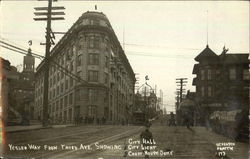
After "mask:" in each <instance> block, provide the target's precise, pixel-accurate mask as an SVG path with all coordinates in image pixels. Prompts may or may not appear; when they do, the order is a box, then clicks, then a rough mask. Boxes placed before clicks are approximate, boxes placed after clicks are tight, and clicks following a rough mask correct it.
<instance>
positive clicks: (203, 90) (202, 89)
mask: <svg viewBox="0 0 250 159" xmlns="http://www.w3.org/2000/svg"><path fill="white" fill-rule="evenodd" d="M201 96H202V97H204V96H205V87H201Z"/></svg>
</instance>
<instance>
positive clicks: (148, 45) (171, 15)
mask: <svg viewBox="0 0 250 159" xmlns="http://www.w3.org/2000/svg"><path fill="white" fill-rule="evenodd" d="M95 5H97V11H99V12H103V13H104V14H105V15H106V16H107V17H108V19H109V21H110V23H111V25H112V27H113V29H114V31H115V33H116V35H117V37H118V39H119V41H120V43H121V45H122V46H124V50H125V54H126V56H127V58H128V60H129V62H130V64H131V66H132V68H133V70H134V72H135V73H137V78H139V84H138V86H141V85H142V84H143V83H145V78H144V77H145V76H146V75H148V77H149V81H148V84H149V85H151V86H152V87H154V86H155V85H157V95H158V96H159V90H160V89H161V90H163V103H164V105H165V107H166V109H167V111H174V109H175V106H174V105H175V96H176V95H175V91H176V88H177V85H176V82H175V81H176V80H175V79H176V78H182V77H184V78H188V80H187V81H188V83H187V86H186V88H185V89H187V90H191V91H195V87H194V86H192V79H193V78H194V77H195V76H194V75H192V69H193V65H194V64H195V63H196V62H195V61H194V58H195V57H196V56H197V55H198V54H199V53H200V52H201V51H202V50H203V49H204V48H205V47H206V45H207V43H208V44H209V47H210V48H211V49H212V50H213V51H214V52H215V53H216V54H220V53H221V52H222V48H223V46H226V48H229V53H249V2H247V1H201V2H199V1H182V2H180V1H65V0H64V1H60V0H58V2H54V3H53V6H64V7H65V11H64V12H65V14H66V15H65V16H64V17H65V20H63V21H53V22H52V30H53V31H61V32H66V31H67V30H68V29H69V28H70V27H71V26H72V25H73V23H74V22H75V21H76V20H77V19H78V18H79V17H80V16H81V15H82V14H83V13H84V12H86V11H94V10H95V7H94V6H95ZM45 6H47V2H46V1H0V38H1V40H5V41H7V42H9V43H11V44H15V45H17V46H19V47H21V48H24V49H27V48H28V47H29V45H28V41H29V40H32V42H33V44H32V46H31V49H32V50H33V52H35V53H38V54H40V55H44V51H45V46H43V45H40V43H41V42H45V27H46V23H45V22H40V21H39V22H38V21H34V20H33V18H34V17H35V16H34V11H35V10H34V7H45ZM60 38H61V36H59V35H57V36H56V42H58V41H59V39H60ZM0 56H1V57H3V58H5V59H7V60H9V61H10V62H11V64H12V65H14V66H17V65H19V64H22V62H23V55H21V54H18V53H15V52H12V51H9V50H7V49H3V48H2V47H0ZM40 62H41V61H40V60H39V59H36V66H37V65H38V64H39V63H40Z"/></svg>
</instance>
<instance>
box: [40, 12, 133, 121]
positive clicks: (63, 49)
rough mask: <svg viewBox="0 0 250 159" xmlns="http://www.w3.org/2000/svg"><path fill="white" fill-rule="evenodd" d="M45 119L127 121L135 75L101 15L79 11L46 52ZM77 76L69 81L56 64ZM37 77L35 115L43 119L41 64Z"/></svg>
mask: <svg viewBox="0 0 250 159" xmlns="http://www.w3.org/2000/svg"><path fill="white" fill-rule="evenodd" d="M50 61H51V63H50V68H49V95H48V96H49V106H48V112H49V117H50V118H51V119H52V121H53V122H67V123H70V122H74V121H75V120H78V119H80V118H81V119H92V120H94V121H97V122H98V121H100V119H105V121H108V122H111V123H122V122H128V121H129V120H130V117H129V116H130V115H131V114H132V113H131V110H132V106H133V101H134V84H135V74H134V72H133V70H132V67H131V66H130V64H129V61H128V59H127V57H126V55H125V53H124V51H123V49H122V47H121V45H120V43H119V41H118V39H117V37H116V35H115V32H114V30H113V29H112V27H111V25H110V22H109V20H108V18H107V17H106V16H105V15H104V14H103V13H101V12H89V11H88V12H86V13H84V14H83V15H82V16H81V17H80V18H79V19H78V20H77V21H76V22H75V23H74V24H73V26H72V27H71V28H70V29H69V31H68V32H67V33H66V34H65V35H64V36H63V37H62V39H61V40H60V41H59V42H58V44H57V45H56V46H55V47H54V48H53V49H52V51H51V53H50ZM54 62H56V63H58V64H60V66H61V67H64V68H66V69H67V70H68V71H70V72H71V73H73V74H75V75H77V76H78V77H80V78H81V80H80V81H76V80H74V78H71V77H69V76H68V75H67V74H65V73H63V72H62V71H61V70H60V69H59V68H58V67H57V66H56V65H53V63H54ZM43 64H44V62H42V63H41V64H40V65H39V66H38V68H37V73H36V77H35V78H36V84H35V87H36V91H35V115H36V117H37V118H42V116H43V113H42V112H43V78H44V77H43V66H44V65H43Z"/></svg>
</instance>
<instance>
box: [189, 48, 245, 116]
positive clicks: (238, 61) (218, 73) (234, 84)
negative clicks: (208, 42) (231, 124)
mask: <svg viewBox="0 0 250 159" xmlns="http://www.w3.org/2000/svg"><path fill="white" fill-rule="evenodd" d="M248 55H249V54H238V53H237V54H231V53H227V50H226V49H225V48H224V49H223V52H222V53H221V54H220V55H217V54H215V53H214V52H213V51H212V50H211V49H210V48H209V47H208V46H207V47H206V48H205V49H204V50H203V51H202V52H201V53H200V54H199V55H198V56H197V57H196V58H195V60H196V61H197V62H199V63H198V64H195V65H194V68H193V74H195V75H197V76H196V77H195V78H194V79H193V85H194V86H196V97H195V99H196V101H197V103H198V104H199V106H200V108H201V109H202V110H205V111H204V112H207V113H208V115H209V114H211V113H212V112H214V111H216V110H218V111H221V110H226V111H230V110H236V109H241V110H242V109H248V107H249V59H248Z"/></svg>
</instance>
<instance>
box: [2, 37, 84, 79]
mask: <svg viewBox="0 0 250 159" xmlns="http://www.w3.org/2000/svg"><path fill="white" fill-rule="evenodd" d="M0 43H3V44H5V45H7V46H4V45H0V47H3V48H5V49H9V50H11V51H14V52H17V53H20V54H23V55H27V53H28V51H27V50H24V49H22V48H19V47H17V46H14V45H11V44H8V43H6V42H3V41H1V40H0ZM8 46H9V47H8ZM31 55H33V56H34V57H35V58H39V59H44V58H45V57H44V56H41V55H39V54H36V53H34V52H31ZM51 63H52V64H53V65H54V66H56V67H57V68H58V69H59V71H61V72H63V73H64V74H65V75H68V76H69V77H71V78H72V79H73V80H75V81H78V82H83V83H86V82H87V81H85V80H83V79H82V78H81V77H79V76H77V75H75V74H73V73H72V72H70V71H69V70H68V69H66V68H64V67H63V66H61V65H60V64H58V63H57V62H56V61H54V60H52V61H51Z"/></svg>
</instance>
